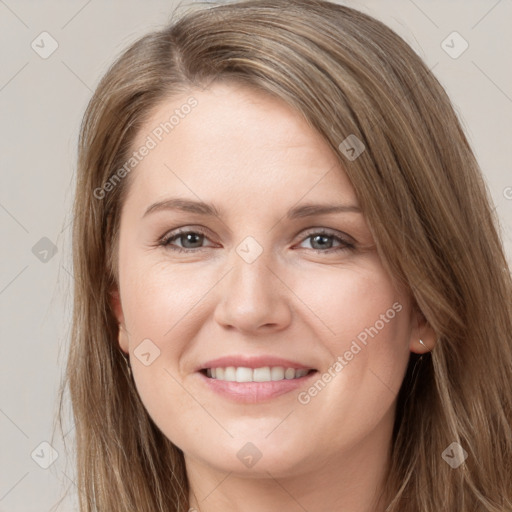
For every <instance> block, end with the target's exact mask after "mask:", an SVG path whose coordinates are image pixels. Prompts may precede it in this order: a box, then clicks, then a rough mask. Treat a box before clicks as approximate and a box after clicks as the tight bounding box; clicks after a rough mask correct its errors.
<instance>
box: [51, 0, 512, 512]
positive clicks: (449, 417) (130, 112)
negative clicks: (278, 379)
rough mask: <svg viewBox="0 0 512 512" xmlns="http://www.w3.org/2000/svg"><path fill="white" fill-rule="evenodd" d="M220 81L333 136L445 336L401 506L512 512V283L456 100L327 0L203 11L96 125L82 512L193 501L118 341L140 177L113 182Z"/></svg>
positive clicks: (159, 50)
mask: <svg viewBox="0 0 512 512" xmlns="http://www.w3.org/2000/svg"><path fill="white" fill-rule="evenodd" d="M248 34H250V35H248ZM215 80H230V81H233V82H234V81H238V82H239V83H240V82H241V83H243V84H245V85H247V86H249V87H253V88H254V89H257V90H260V91H266V92H267V93H268V94H271V95H273V96H276V97H278V98H281V99H282V100H284V101H285V102H286V103H287V104H289V105H290V106H291V107H292V108H295V109H297V110H298V111H299V112H300V113H301V114H302V115H303V116H304V118H305V119H306V120H307V122H308V123H309V124H310V126H312V127H313V128H314V129H316V130H317V131H318V132H319V133H320V134H321V135H322V136H323V138H324V139H325V141H326V142H327V143H328V144H329V146H330V147H331V148H332V150H333V151H334V152H335V153H336V154H337V155H338V156H339V160H340V163H341V165H342V166H343V168H344V169H345V170H346V173H347V175H348V177H349V180H350V182H351V183H352V185H353V187H354V189H355V191H356V194H357V196H358V199H359V201H360V204H361V207H362V209H363V211H364V214H365V217H366V220H367V222H368V225H369V227H370V229H371V231H372V234H373V236H374V239H375V242H376V245H377V249H378V251H379V254H380V257H381V259H382V262H383V264H384V265H385V266H386V269H387V270H388V271H389V274H390V275H391V276H392V278H393V279H394V281H395V282H396V283H397V284H403V285H405V286H406V287H407V289H408V290H410V291H411V294H412V296H413V297H414V301H415V304H416V305H417V306H418V307H419V308H420V310H421V312H422V313H423V315H424V316H425V318H426V319H427V321H428V322H429V324H430V325H431V326H432V328H433V329H434V330H435V332H436V335H437V339H438V341H437V345H436V346H435V348H434V350H433V351H432V352H431V353H428V354H426V355H424V356H423V357H422V358H421V359H418V358H417V357H415V355H414V354H411V360H410V362H409V366H408V369H407V373H406V377H405V379H404V382H403V385H402V388H401V390H400V393H399V396H398V407H397V414H396V421H395V429H394V432H393V439H392V450H391V461H390V466H389V474H388V481H387V484H386V487H385V489H386V492H387V504H388V505H389V506H388V508H387V510H388V511H389V512H411V511H420V510H421V511H422V512H439V511H441V510H442V511H452V510H457V511H461V512H462V511H477V510H478V511H485V512H491V511H492V512H503V511H504V510H512V430H511V423H512V384H511V381H512V379H511V377H512V309H511V304H512V282H511V275H510V269H509V268H508V265H507V261H506V258H505V255H504V252H503V247H502V241H501V240H500V235H499V223H498V219H497V216H496V213H495V212H494V209H493V208H492V207H491V205H492V201H491V199H490V194H489V191H488V189H487V187H486V185H485V182H484V181H483V178H482V175H481V171H480V169H479V166H478V163H477V162H476V160H475V157H474V155H473V152H472V150H471V148H470V146H469V144H468V141H467V139H466V137H465V135H464V133H463V130H462V129H461V125H460V124H459V121H458V119H457V116H456V114H455V113H454V109H453V107H452V105H451V103H450V100H449V98H448V97H447V95H446V93H445V91H444V90H443V88H442V86H441V85H440V84H439V82H438V80H437V79H436V78H435V76H434V75H433V74H432V72H431V71H430V70H429V69H428V68H427V67H426V65H425V64H424V63H423V62H422V60H421V59H420V58H419V57H418V56H417V55H416V54H415V52H414V51H413V50H412V49H411V48H410V47H409V46H408V45H407V44H406V43H405V42H404V41H403V40H402V39H401V38H400V37H399V36H398V35H397V34H395V33H394V32H393V31H392V30H390V29H389V28H388V27H386V26H385V25H384V24H383V23H381V22H379V21H377V20H375V19H373V18H372V17H370V16H368V15H365V14H363V13H361V12H359V11H357V10H354V9H352V8H349V7H346V6H342V5H337V4H334V3H330V2H327V1H322V0H291V1H285V2H283V1H279V0H249V1H242V2H235V3H229V4H225V5H218V6H215V7H211V6H209V7H208V8H191V9H190V10H189V12H186V13H185V14H184V15H183V16H181V17H177V18H176V19H175V20H174V21H173V22H172V23H171V24H169V26H168V27H166V28H164V29H162V30H158V31H154V32H152V33H149V34H147V35H145V36H144V37H142V38H140V39H139V40H138V41H136V42H135V43H134V44H132V45H131V46H130V47H129V48H128V49H127V50H126V51H125V52H123V54H122V55H121V56H120V57H119V58H118V59H117V60H116V62H115V63H114V64H113V65H112V67H111V68H110V69H109V70H108V72H107V73H106V74H105V76H104V77H103V79H102V80H101V82H100V84H99V85H98V87H97V89H96V91H95V92H94V95H93V97H92V99H91V100H90V103H89V105H88V107H87V110H86V112H85V115H84V118H83V122H82V126H81V132H80V140H79V151H78V174H77V184H76V196H75V203H74V212H73V214H74V225H73V262H74V268H73V275H74V278H75V281H74V304H73V308H74V309H73V326H72V333H71V345H70V350H69V356H68V363H67V368H66V375H65V379H64V381H63V384H62V387H61V393H63V392H64V389H65V387H66V386H69V392H70V396H71V402H72V411H73V418H74V422H75V428H76V468H77V482H76V483H77V486H78V490H79V494H78V498H79V503H80V511H81V512H86V511H87V512H91V511H96V510H101V511H104V512H105V511H109V512H126V511H128V510H130V511H131V510H137V511H138V512H164V511H165V512H169V511H173V512H177V511H180V512H181V511H186V510H187V509H188V507H189V503H188V493H189V488H188V482H187V476H186V471H185V464H184V458H183V453H182V452H181V450H180V449H178V448H177V447H176V446H174V445H173V443H172V442H171V441H170V440H169V439H167V438H166V437H165V436H164V435H163V433H162V432H161V431H160V430H159V429H158V428H157V427H156V426H155V424H154V423H153V422H152V420H151V418H150V417H149V415H148V413H147V412H146V410H145V408H144V406H143V404H142V402H141V400H140V398H139V396H138V394H137V391H136V388H135V385H134V382H133V381H132V379H131V378H130V376H129V374H128V373H127V369H126V365H125V361H124V359H123V355H122V353H121V351H120V349H119V346H118V342H117V335H118V326H117V322H116V319H115V316H114V314H113V311H112V309H111V306H110V299H109V293H110V292H111V291H112V290H113V289H115V288H116V287H117V268H116V262H117V258H116V235H117V233H118V227H119V219H120V210H121V206H122V204H123V198H124V196H125V194H126V190H127V187H128V186H129V183H130V176H128V177H126V178H125V179H120V180H118V182H116V183H115V186H112V187H110V189H109V190H108V191H105V190H106V189H105V188H104V184H105V183H107V182H109V180H111V179H112V178H113V176H114V175H115V174H116V173H118V171H119V169H120V168H121V167H122V166H123V165H124V163H125V162H126V161H127V160H128V159H129V155H130V154H131V152H132V151H133V148H132V143H133V140H134V137H135V135H136V134H137V133H138V132H139V130H140V129H141V127H142V126H143V124H144V122H145V121H146V120H147V119H148V115H149V113H151V112H152V111H153V109H154V108H155V107H156V106H158V105H159V104H160V103H161V102H163V101H168V100H169V99H171V98H173V96H174V95H177V94H182V93H183V92H190V94H192V92H193V90H194V88H203V87H207V86H208V85H209V84H211V83H212V82H213V81H215ZM190 115H193V112H192V113H191V114H190ZM350 135H352V136H356V137H357V138H358V139H359V140H360V141H361V142H362V143H363V144H364V146H365V150H364V151H363V152H362V153H361V155H360V156H359V157H358V158H356V159H350V158H347V155H346V154H344V151H343V147H344V146H343V145H342V146H340V143H342V141H343V140H345V139H346V138H347V137H348V136H350ZM133 172H137V171H136V170H134V171H133ZM118 177H119V174H118ZM102 187H103V188H102ZM99 189H101V190H103V191H104V193H103V192H102V193H98V190H99ZM95 191H96V192H95ZM99 196H102V197H99ZM60 403H61V405H62V396H61V401H60ZM453 442H456V443H459V444H460V445H461V446H462V447H463V449H464V450H465V451H466V452H467V455H468V456H467V459H466V460H465V462H464V463H463V464H462V465H460V466H459V467H458V468H452V467H450V465H449V464H447V463H446V462H445V460H443V457H442V454H443V452H444V451H445V449H446V448H447V447H449V446H450V445H451V443H453Z"/></svg>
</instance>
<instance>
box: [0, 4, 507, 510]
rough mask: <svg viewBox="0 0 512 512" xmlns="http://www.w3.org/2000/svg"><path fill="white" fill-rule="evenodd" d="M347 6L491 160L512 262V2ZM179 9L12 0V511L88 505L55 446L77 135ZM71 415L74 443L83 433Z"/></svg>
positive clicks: (3, 442) (0, 192)
mask: <svg viewBox="0 0 512 512" xmlns="http://www.w3.org/2000/svg"><path fill="white" fill-rule="evenodd" d="M190 3H191V2H182V3H181V7H180V8H179V9H178V11H177V12H178V13H179V12H181V11H182V10H183V9H186V8H187V6H188V5H190ZM342 3H344V4H346V5H349V6H352V7H355V8H357V9H359V10H361V11H363V12H366V13H368V14H370V15H373V16H374V17H376V18H378V19H380V20H382V21H383V22H384V23H386V24H387V25H388V26H390V27H391V28H393V29H394V30H395V31H397V32H398V33H399V34H400V35H401V36H402V37H403V38H404V39H405V40H406V41H407V42H408V43H409V44H410V45H411V46H412V47H413V48H414V49H415V51H416V52H417V53H418V54H419V55H420V56H421V57H422V58H423V59H424V61H425V62H426V63H427V65H428V66H429V67H430V68H433V72H434V74H435V75H436V76H437V77H438V79H439V80H440V82H441V83H442V85H443V86H444V87H445V88H446V90H447V92H448V94H449V96H450V97H451V99H452V101H453V103H454V105H455V108H456V110H457V114H458V116H459V118H460V119H461V122H462V124H463V127H464V130H465V132H466V134H467V136H468V138H469V141H470V143H471V144H472V146H473V148H474V151H475V153H476V156H477V158H478V160H479V162H480V165H481V167H482V170H483V173H484V177H485V179H486V181H487V183H488V186H489V189H490V191H491V194H492V197H493V200H494V205H495V207H496V210H497V212H498V214H499V216H500V219H501V223H502V237H503V243H504V245H505V248H506V251H507V255H508V258H509V260H512V258H511V256H512V229H511V225H512V222H511V220H512V173H511V171H510V168H511V165H510V162H511V160H512V144H511V143H510V135H511V126H512V84H511V68H510V48H512V31H511V30H510V22H511V21H512V3H511V1H510V0H501V1H495V0H492V1H490V0H489V1H485V0H478V1H477V0H473V1H468V0H459V1H446V0H445V1H434V0H432V1H430V0H414V1H413V0H399V1H377V0H359V1H357V0H353V1H345V2H342ZM177 6H178V3H177V2H171V1H164V0H151V1H142V0H139V1H133V0H132V1H123V2H121V1H119V0H117V1H114V0H112V1H108V2H107V1H100V0H89V1H87V0H85V1H84V0H82V1H74V0H73V1H69V0H68V1H64V0H62V1H60V2H58V1H49V0H44V1H38V2H36V1H18V0H0V48H1V50H0V51H1V53H0V55H1V66H0V130H1V137H0V158H1V167H0V169H1V171H0V172H1V187H0V226H1V230H2V232H1V248H2V252H1V262H2V264H1V269H0V308H1V309H0V311H1V317H0V329H1V345H0V351H1V352H0V453H1V467H0V512H46V511H49V510H50V509H51V508H52V506H53V505H55V504H56V503H57V502H58V501H59V499H60V497H61V496H62V495H63V493H64V491H65V490H66V489H67V488H68V487H69V488H70V490H71V494H70V497H69V498H67V499H65V500H64V501H62V503H61V505H60V506H59V508H58V510H59V511H72V510H77V508H76V499H75V498H73V491H74V489H75V486H74V483H73V481H74V478H75V473H74V468H73V463H74V460H73V456H72V453H71V454H67V453H66V452H65V451H64V445H63V443H62V439H60V440H59V439H56V440H54V441H53V444H52V446H50V445H49V444H47V443H50V442H52V440H51V435H52V430H53V422H54V417H55V413H56V408H57V403H56V397H57V389H58V386H59V383H60V379H61V376H62V372H63V370H64V365H65V357H66V351H67V344H68V335H69V326H70V318H71V317H70V311H71V297H72V296H71V291H72V280H73V279H72V276H71V251H70V221H71V217H70V208H71V204H72V197H73V192H74V189H73V186H74V173H75V168H76V142H77V134H78V128H79V124H80V121H81V117H82V114H83V112H84V109H85V107H86V104H87V102H88V100H89V98H90V97H91V94H92V91H93V90H94V88H95V86H96V85H97V83H98V81H99V79H100V77H101V76H102V74H103V73H104V72H105V71H106V69H107V67H108V66H109V65H110V64H111V62H112V61H113V59H114V57H115V56H117V55H118V54H119V53H120V52H121V51H122V50H123V49H124V48H125V47H126V46H127V45H128V44H129V43H131V42H132V41H134V40H135V39H137V38H138V37H139V36H140V35H142V34H144V33H145V32H147V31H148V30H151V29H155V28H161V27H162V26H164V25H165V24H166V23H167V22H168V21H169V20H170V17H171V14H172V12H173V11H174V10H175V9H176V7H177ZM454 31H455V32H457V33H458V34H459V35H460V36H459V35H455V36H454V35H453V34H452V33H453V32H454ZM43 32H46V33H47V34H43V35H41V34H42V33H43ZM454 37H455V39H454ZM447 38H448V39H447ZM41 40H43V42H41ZM445 40H446V41H448V43H443V41H445ZM452 41H453V42H452ZM464 41H465V42H464ZM443 44H444V45H445V47H443ZM446 44H448V45H449V46H450V47H451V49H450V50H449V52H451V54H452V55H450V54H449V53H447V51H445V48H446ZM466 44H467V45H468V47H467V49H466V50H465V51H464V52H463V53H462V54H461V55H460V56H458V57H457V58H454V55H455V54H457V53H459V52H460V51H461V50H462V49H463V47H465V45H466ZM52 45H53V46H52ZM56 45H58V46H56ZM54 47H56V49H54ZM53 49H54V51H53V53H51V55H46V54H45V52H47V53H48V52H50V51H51V50H53ZM448 142H449V141H447V143H448ZM66 418H67V420H66V421H67V424H65V433H66V444H67V445H68V447H69V446H71V447H72V441H73V432H74V431H73V424H72V421H71V416H70V415H69V414H67V415H66ZM134 463H136V462H135V461H134ZM45 466H48V467H46V468H45Z"/></svg>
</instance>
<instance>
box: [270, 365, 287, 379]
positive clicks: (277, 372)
mask: <svg viewBox="0 0 512 512" xmlns="http://www.w3.org/2000/svg"><path fill="white" fill-rule="evenodd" d="M270 377H271V379H272V380H283V379H284V368H283V367H282V366H274V367H273V368H272V369H271V370H270Z"/></svg>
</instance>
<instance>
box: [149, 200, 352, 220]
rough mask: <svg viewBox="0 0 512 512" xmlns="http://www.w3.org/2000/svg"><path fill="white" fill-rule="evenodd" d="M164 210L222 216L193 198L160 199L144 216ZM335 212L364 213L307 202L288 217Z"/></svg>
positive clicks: (343, 205)
mask: <svg viewBox="0 0 512 512" xmlns="http://www.w3.org/2000/svg"><path fill="white" fill-rule="evenodd" d="M162 210H179V211H184V212H188V213H196V214H198V215H208V216H212V217H213V216H215V217H219V218H221V217H222V213H221V212H220V211H219V210H218V209H217V208H216V206H215V205H213V204H212V203H205V202H202V201H195V200H191V199H181V198H171V199H165V200H164V201H159V202H157V203H154V204H152V205H151V206H149V207H148V208H147V209H146V211H145V212H144V215H143V217H146V215H149V214H150V213H152V212H156V211H162ZM333 213H359V214H362V211H361V208H359V207H358V206H356V205H345V204H314V203H307V204H302V205H301V206H296V207H295V208H291V209H290V210H289V211H288V213H287V214H286V217H287V219H289V220H293V219H299V218H304V217H312V216H313V215H326V214H333Z"/></svg>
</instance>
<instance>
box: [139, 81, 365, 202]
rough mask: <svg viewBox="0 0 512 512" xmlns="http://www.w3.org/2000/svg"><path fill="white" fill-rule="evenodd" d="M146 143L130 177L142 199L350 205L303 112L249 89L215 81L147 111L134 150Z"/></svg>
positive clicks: (336, 167)
mask: <svg viewBox="0 0 512 512" xmlns="http://www.w3.org/2000/svg"><path fill="white" fill-rule="evenodd" d="M190 98H193V101H192V100H190ZM192 104H193V105H194V106H193V108H190V106H189V105H192ZM149 138H150V139H151V140H152V141H153V143H152V144H151V146H153V145H154V147H152V149H151V150H150V151H149V152H148V153H147V155H146V156H145V157H144V158H143V159H142V160H141V161H140V163H138V164H137V166H136V168H135V169H134V171H132V174H133V175H132V176H131V178H132V180H133V185H135V186H132V187H130V188H131V191H130V194H132V193H134V194H137V195H139V196H140V195H144V196H146V200H149V197H148V196H151V199H154V198H155V196H158V197H163V196H164V195H165V194H167V193H168V192H175V191H177V192H180V193H181V192H183V193H186V194H187V195H189V196H190V194H191V193H192V194H194V195H196V196H198V197H201V198H205V196H209V199H212V200H213V199H214V197H211V196H212V194H214V195H215V196H219V195H226V198H230V199H231V200H235V199H236V198H239V199H240V200H241V201H245V202H246V203H247V201H249V202H251V201H252V200H253V201H254V203H255V206H260V207H261V202H260V201H261V200H262V198H265V199H266V200H267V199H268V200H269V201H276V200H278V201H279V199H280V198H281V200H284V198H285V197H288V198H289V200H290V201H291V202H298V201H299V200H300V199H301V197H303V196H305V195H308V196H309V197H308V199H313V196H314V197H315V198H319V197H326V196H328V198H330V199H332V200H343V199H346V200H354V199H355V195H354V191H353V189H352V187H351V185H350V182H349V180H348V178H347V176H346V174H345V172H344V171H343V169H342V168H341V166H340V164H339V160H338V158H337V156H336V155H335V154H334V152H333V151H332V150H331V148H330V147H329V146H328V144H327V143H326V142H325V141H324V140H323V138H322V137H321V136H320V134H319V133H318V132H316V131H315V130H314V129H313V128H312V127H310V126H309V124H308V123H307V121H306V120H305V119H304V118H303V117H302V116H301V114H300V113H299V112H297V111H295V110H294V109H292V108H291V107H290V106H289V105H287V104H286V103H285V102H284V101H282V100H280V99H278V98H275V97H272V96H270V95H268V94H265V93H263V92H261V91H256V90H253V89H249V88H248V87H246V86H241V85H239V84H234V83H216V84H214V85H213V86H211V87H210V88H208V89H206V90H198V89H191V90H190V92H189V93H187V94H183V95H180V96H176V97H173V98H169V99H168V100H166V101H164V102H162V103H161V104H160V105H159V106H158V107H156V108H155V109H154V111H153V112H152V113H151V116H150V118H149V120H148V121H147V122H146V124H145V125H144V126H143V127H142V129H141V130H140V131H139V133H138V134H137V137H136V138H135V140H134V143H133V145H132V149H133V150H134V151H136V150H137V148H140V147H142V146H143V145H144V144H145V143H147V141H148V140H149ZM187 189H188V190H187ZM158 197H157V198H158ZM281 202H282V201H281ZM258 203H259V204H258Z"/></svg>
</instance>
